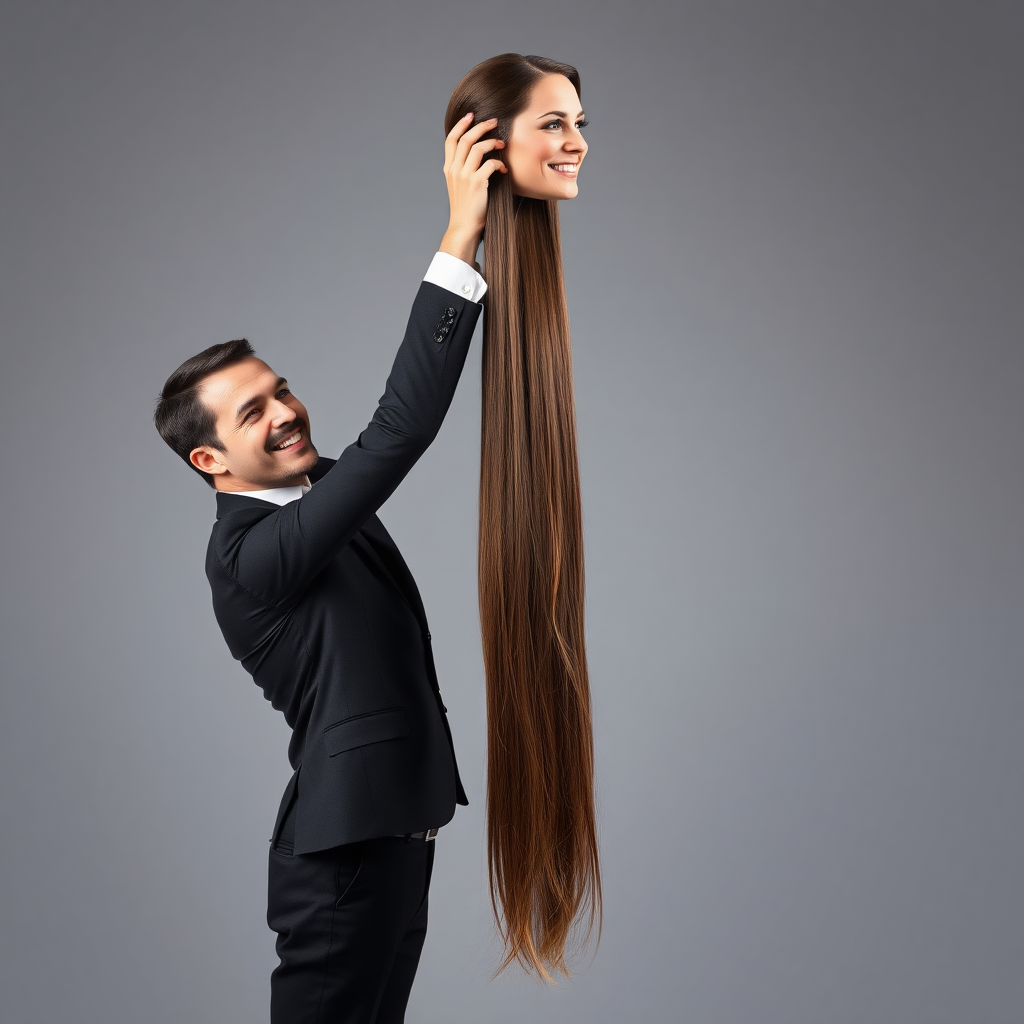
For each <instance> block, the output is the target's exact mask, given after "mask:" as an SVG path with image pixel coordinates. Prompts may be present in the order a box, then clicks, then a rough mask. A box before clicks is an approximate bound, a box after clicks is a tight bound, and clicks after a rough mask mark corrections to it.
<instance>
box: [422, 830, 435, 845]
mask: <svg viewBox="0 0 1024 1024" xmlns="http://www.w3.org/2000/svg"><path fill="white" fill-rule="evenodd" d="M436 835H437V829H436V828H428V829H427V834H426V835H425V836H424V837H423V842H425V843H430V842H433V841H434V836H436Z"/></svg>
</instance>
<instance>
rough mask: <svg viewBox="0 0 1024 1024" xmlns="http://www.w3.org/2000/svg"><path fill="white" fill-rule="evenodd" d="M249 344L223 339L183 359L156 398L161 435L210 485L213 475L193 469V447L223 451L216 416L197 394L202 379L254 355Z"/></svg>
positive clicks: (156, 421) (155, 421) (155, 418)
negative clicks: (204, 446)
mask: <svg viewBox="0 0 1024 1024" xmlns="http://www.w3.org/2000/svg"><path fill="white" fill-rule="evenodd" d="M255 354H256V353H255V352H253V348H252V345H250V344H249V342H248V341H246V339H245V338H238V339H237V340H235V341H225V342H224V343H223V344H222V345H211V346H210V347H209V348H207V349H203V351H202V352H200V353H199V354H198V355H195V356H192V358H191V359H186V360H185V362H183V363H182V364H181V366H179V367H178V368H177V369H176V370H175V371H174V373H172V374H171V375H170V377H168V378H167V383H166V384H164V389H163V391H161V392H160V397H159V398H158V399H157V403H156V411H155V412H154V413H153V422H154V423H156V429H157V430H158V431H159V432H160V436H161V437H162V438H163V439H164V440H165V441H166V442H167V443H168V444H169V445H170V446H171V448H172V449H173V450H174V451H175V452H176V453H177V454H178V455H180V456H181V457H182V458H183V459H184V460H185V464H186V465H187V466H189V468H191V469H194V470H195V471H196V472H197V473H198V474H199V475H200V476H201V477H203V479H204V480H205V481H206V482H207V483H208V484H209V485H210V486H211V487H213V486H214V483H213V475H212V474H211V473H204V472H203V471H202V470H201V469H196V467H195V466H193V465H192V462H191V460H190V459H189V454H190V453H191V452H192V449H193V448H199V447H201V446H202V445H209V446H210V447H211V448H216V449H217V451H219V452H220V451H223V450H224V448H223V446H222V445H221V442H220V438H219V437H218V436H217V419H216V417H215V416H214V414H213V413H212V412H211V411H210V409H208V408H207V407H206V406H205V405H204V404H203V401H202V399H201V398H200V397H199V389H200V386H201V385H202V383H203V381H204V380H205V379H206V378H207V377H209V376H210V374H211V373H216V372H217V371H218V370H222V369H224V367H225V366H231V365H232V364H233V363H240V362H241V361H242V360H243V359H247V358H248V357H249V356H252V355H255Z"/></svg>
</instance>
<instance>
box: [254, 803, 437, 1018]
mask: <svg viewBox="0 0 1024 1024" xmlns="http://www.w3.org/2000/svg"><path fill="white" fill-rule="evenodd" d="M288 825H289V822H288V821H287V818H286V820H285V821H284V822H282V828H281V835H280V836H278V837H275V840H274V842H273V843H272V845H271V849H270V869H269V886H268V898H267V923H268V924H269V925H270V927H271V928H272V929H273V930H274V931H275V932H277V955H278V956H279V957H280V958H281V963H280V964H279V966H278V967H276V968H275V970H274V972H273V974H272V975H271V977H270V1020H271V1024H402V1021H404V1020H405V1007H406V1004H407V1003H408V1001H409V991H410V989H411V988H412V982H413V978H414V977H415V975H416V967H417V965H418V964H419V959H420V951H421V950H422V948H423V940H424V938H425V937H426V934H427V890H428V889H429V887H430V873H431V869H432V867H433V863H434V842H433V841H432V842H424V841H423V840H422V839H403V838H400V837H395V836H386V837H384V838H381V839H368V840H366V841H364V842H361V843H349V844H346V845H345V846H336V847H334V848H333V849H330V850H321V851H319V852H317V853H310V854H302V855H292V854H291V852H290V848H291V843H290V841H289V837H288V832H289V828H288Z"/></svg>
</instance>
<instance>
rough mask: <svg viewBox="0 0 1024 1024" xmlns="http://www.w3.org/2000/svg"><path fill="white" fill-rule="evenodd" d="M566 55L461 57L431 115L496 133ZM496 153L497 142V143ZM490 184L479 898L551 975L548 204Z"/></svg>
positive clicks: (559, 406) (567, 672)
mask: <svg viewBox="0 0 1024 1024" xmlns="http://www.w3.org/2000/svg"><path fill="white" fill-rule="evenodd" d="M549 74H559V75H564V76H565V77H566V78H568V79H569V81H570V82H572V84H573V86H574V87H575V88H576V91H577V92H579V89H580V79H579V74H578V72H577V71H576V69H575V68H574V67H572V66H571V65H568V64H562V63H559V62H558V61H552V60H548V59H547V58H544V57H536V56H532V55H531V56H522V55H521V54H515V53H506V54H501V55H500V56H497V57H492V58H491V59H490V60H486V61H484V62H483V63H482V64H478V65H477V66H476V67H475V68H473V69H472V70H471V71H470V72H469V74H467V75H466V76H465V77H464V78H463V79H462V81H461V82H460V83H459V85H458V86H457V87H456V89H455V92H454V93H453V95H452V98H451V101H450V102H449V104H448V111H447V114H446V116H445V130H446V132H448V131H450V130H451V128H452V127H453V126H454V124H455V122H456V121H457V120H458V119H459V118H460V117H462V116H463V115H464V114H466V113H467V112H468V111H473V113H474V120H482V119H486V118H489V117H497V118H498V126H497V128H496V130H495V131H494V133H493V134H492V135H491V136H489V137H500V138H503V139H505V140H506V141H507V140H508V137H509V134H510V133H511V129H512V123H511V122H512V119H513V118H514V117H515V116H516V115H517V114H518V113H520V112H521V111H522V110H524V109H525V108H526V106H527V105H528V103H529V99H530V93H531V91H532V89H533V86H534V85H535V84H536V82H537V81H538V80H539V79H540V78H543V77H544V76H546V75H549ZM496 155H498V156H500V155H501V154H500V152H499V153H497V154H496ZM510 178H511V175H503V174H494V175H492V176H491V179H490V183H489V186H488V202H487V221H486V227H485V231H484V270H485V273H486V276H487V285H488V291H487V295H486V296H485V298H484V306H485V314H484V344H483V363H482V365H483V384H482V415H481V420H482V438H481V454H480V533H479V550H478V579H479V601H480V627H481V636H482V644H483V657H484V670H485V674H486V678H487V736H488V739H487V749H488V761H487V850H488V874H489V880H490V889H491V902H492V906H493V908H494V913H495V918H496V920H497V923H498V930H499V932H500V934H501V937H502V940H503V942H504V945H505V957H504V960H503V962H502V964H501V965H500V967H499V968H498V971H499V973H500V972H501V971H502V970H504V969H505V968H507V967H508V966H510V965H511V964H512V963H514V962H519V963H520V964H521V965H522V966H524V967H525V968H526V969H527V970H533V971H536V972H537V973H539V974H540V975H541V976H542V977H544V978H546V979H548V980H551V974H550V971H551V970H554V971H557V972H559V973H562V974H565V975H568V974H569V970H568V966H567V961H566V949H567V946H569V945H570V941H571V939H572V937H573V935H574V934H577V933H576V928H577V925H578V924H580V923H583V924H584V930H583V934H582V939H583V941H584V942H585V941H586V939H587V938H588V937H589V936H590V934H591V931H592V929H593V927H594V925H595V923H596V924H597V925H598V929H600V917H601V877H600V867H599V862H598V845H597V825H596V813H595V807H594V750H593V731H592V723H591V706H590V686H589V677H588V671H587V657H586V645H585V639H584V571H583V526H582V508H581V501H580V483H579V468H578V459H577V445H576V414H575V405H574V400H573V386H572V353H571V349H570V343H569V316H568V311H567V308H566V302H565V288H564V283H563V278H562V257H561V240H560V232H559V222H558V204H557V202H556V201H554V200H540V199H531V198H526V197H521V196H516V195H514V194H513V192H512V183H511V180H510Z"/></svg>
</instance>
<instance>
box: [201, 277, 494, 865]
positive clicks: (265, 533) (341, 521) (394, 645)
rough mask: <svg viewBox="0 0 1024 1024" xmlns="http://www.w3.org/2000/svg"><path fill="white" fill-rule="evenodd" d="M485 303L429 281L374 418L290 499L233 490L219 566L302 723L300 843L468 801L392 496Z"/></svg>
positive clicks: (281, 702) (411, 828) (436, 425)
mask: <svg viewBox="0 0 1024 1024" xmlns="http://www.w3.org/2000/svg"><path fill="white" fill-rule="evenodd" d="M480 310H481V306H480V305H479V304H477V303H473V302H467V301H466V300H464V299H462V298H460V297H459V296H457V295H455V294H454V293H452V292H449V291H447V290H445V289H443V288H439V287H438V286H436V285H433V284H430V283H428V282H424V283H423V284H421V285H420V289H419V292H418V293H417V296H416V300H415V302H414V304H413V308H412V312H411V314H410V317H409V324H408V327H407V329H406V333H405V338H404V340H403V341H402V344H401V347H400V348H399V350H398V354H397V356H396V357H395V362H394V366H393V367H392V370H391V374H390V376H389V377H388V381H387V386H386V389H385V392H384V395H383V396H382V398H381V400H380V404H379V405H378V408H377V411H376V412H375V413H374V416H373V419H372V420H371V421H370V423H369V425H368V426H367V427H366V429H365V430H364V431H363V432H362V433H361V434H360V435H359V438H358V440H357V441H355V442H354V443H353V444H351V445H349V447H348V448H346V449H345V451H344V452H343V453H342V454H341V456H340V458H339V459H338V460H337V461H336V462H335V461H332V460H330V459H321V460H320V461H319V463H318V464H317V467H316V470H315V471H314V472H313V473H311V474H310V476H311V478H312V480H313V481H314V486H313V487H312V488H311V490H309V491H308V492H307V493H306V494H305V495H304V496H303V497H302V498H300V499H298V500H296V501H292V502H289V503H288V504H287V505H282V506H278V505H275V504H273V503H271V502H266V501H261V500H260V499H259V498H253V497H247V496H243V495H237V494H231V493H228V492H224V491H221V492H219V493H218V495H217V522H216V524H215V525H214V528H213V533H212V535H211V537H210V544H209V548H208V550H207V558H206V574H207V577H208V578H209V581H210V586H211V588H212V590H213V606H214V611H215V612H216V615H217V621H218V623H219V624H220V627H221V630H222V632H223V633H224V638H225V640H227V643H228V646H229V648H230V649H231V653H232V654H233V655H234V656H235V657H236V658H238V659H239V660H240V661H241V662H242V665H243V666H244V667H245V669H246V670H247V671H248V672H249V673H251V675H252V676H253V678H254V679H255V681H256V683H257V684H258V685H259V686H261V687H262V688H263V692H264V694H265V696H266V698H267V699H268V700H269V701H270V702H271V703H272V704H273V706H274V707H275V708H277V709H278V710H279V711H281V712H283V714H284V717H285V719H286V720H287V722H288V724H289V725H290V726H291V727H292V740H291V744H290V746H289V751H288V756H289V760H290V761H291V764H292V767H293V768H294V769H295V772H294V774H293V776H292V779H291V781H290V782H289V784H288V787H287V789H286V790H285V794H284V797H283V798H282V801H281V809H280V811H279V813H278V824H277V825H276V826H275V834H276V832H277V829H278V828H279V827H280V823H281V821H282V819H283V817H284V815H285V813H286V812H287V811H288V809H289V808H290V807H291V806H292V804H293V802H294V823H295V845H294V852H295V853H310V852H313V851H315V850H322V849H327V848H329V847H331V846H336V845H339V844H341V843H350V842H356V841H358V840H361V839H370V838H374V837H376V836H382V835H392V834H396V833H405V832H419V831H422V830H424V829H427V828H435V827H438V826H440V825H443V824H445V823H446V822H448V821H450V820H451V818H452V816H453V815H454V813H455V804H456V802H458V803H466V802H467V801H466V795H465V792H464V790H463V788H462V783H461V781H460V780H459V773H458V768H457V767H456V763H455V752H454V748H453V746H452V739H451V732H450V730H449V728H448V720H447V718H446V715H445V711H446V709H445V707H444V704H443V703H442V702H441V694H440V690H439V689H438V683H437V675H436V673H435V671H434V660H433V656H432V654H431V649H430V633H429V631H428V629H427V620H426V616H425V615H424V612H423V604H422V602H421V601H420V596H419V592H418V591H417V589H416V584H415V582H414V581H413V578H412V574H411V573H410V572H409V569H408V567H407V566H406V564H405V561H404V560H403V558H402V556H401V554H400V553H399V551H398V548H397V547H396V546H395V544H394V542H393V541H392V539H391V537H390V536H389V535H388V533H387V531H386V530H385V529H384V526H383V525H382V524H381V522H380V520H379V519H378V518H377V516H376V514H375V513H376V511H377V509H378V508H379V507H380V506H381V504H383V502H384V501H385V499H386V498H387V497H388V496H389V495H390V494H391V493H392V491H394V489H395V488H396V487H397V486H398V484H399V483H400V482H401V480H402V479H403V478H404V477H405V475H406V473H408V472H409V470H410V468H411V467H412V465H413V463H415V462H416V460H417V459H418V458H419V457H420V455H422V454H423V452H424V451H425V450H426V448H427V446H428V445H429V444H430V443H431V441H432V440H433V439H434V437H435V435H436V434H437V431H438V430H439V429H440V426H441V422H442V420H443V419H444V416H445V413H446V412H447V411H448V407H449V405H450V404H451V401H452V397H453V396H454V393H455V387H456V385H457V383H458V380H459V376H460V374H461V373H462V368H463V365H464V363H465V360H466V353H467V351H468V349H469V342H470V338H471V337H472V334H473V328H474V326H475V325H476V321H477V318H478V316H479V314H480Z"/></svg>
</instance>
